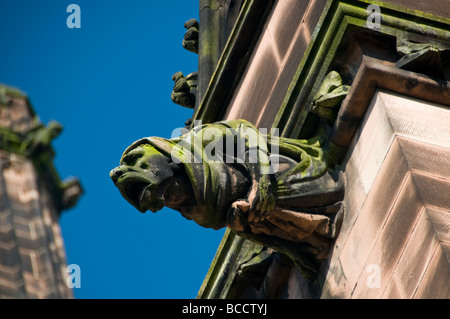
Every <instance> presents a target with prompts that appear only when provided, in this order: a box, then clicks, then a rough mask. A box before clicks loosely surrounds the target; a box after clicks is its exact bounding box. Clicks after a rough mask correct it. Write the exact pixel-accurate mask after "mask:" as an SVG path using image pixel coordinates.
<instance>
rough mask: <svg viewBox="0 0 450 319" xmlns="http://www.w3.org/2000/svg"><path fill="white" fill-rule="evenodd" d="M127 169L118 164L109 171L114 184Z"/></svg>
mask: <svg viewBox="0 0 450 319" xmlns="http://www.w3.org/2000/svg"><path fill="white" fill-rule="evenodd" d="M125 171H126V169H125V168H124V167H123V166H118V167H116V168H114V169H113V170H112V171H111V172H109V176H110V177H111V179H112V181H113V183H114V185H115V184H116V183H117V179H119V177H120V176H122V175H123V173H125Z"/></svg>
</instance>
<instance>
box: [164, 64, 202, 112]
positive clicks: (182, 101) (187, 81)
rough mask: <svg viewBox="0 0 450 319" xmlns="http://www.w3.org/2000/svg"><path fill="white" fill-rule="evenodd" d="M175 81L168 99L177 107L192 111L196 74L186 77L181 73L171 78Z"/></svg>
mask: <svg viewBox="0 0 450 319" xmlns="http://www.w3.org/2000/svg"><path fill="white" fill-rule="evenodd" d="M172 80H174V81H175V84H174V87H173V90H172V94H171V95H170V98H171V99H172V101H173V102H174V103H176V104H178V105H181V106H184V107H187V108H190V109H193V108H194V107H195V100H196V95H197V72H194V73H191V74H188V75H187V76H186V77H185V76H184V75H183V73H182V72H177V73H175V74H174V75H173V76H172Z"/></svg>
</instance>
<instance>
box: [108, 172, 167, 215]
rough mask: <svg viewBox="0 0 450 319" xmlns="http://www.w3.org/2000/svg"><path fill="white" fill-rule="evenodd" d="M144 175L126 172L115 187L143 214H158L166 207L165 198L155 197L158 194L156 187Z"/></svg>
mask: <svg viewBox="0 0 450 319" xmlns="http://www.w3.org/2000/svg"><path fill="white" fill-rule="evenodd" d="M143 175H144V174H142V173H138V172H126V173H124V174H122V175H121V176H120V177H119V178H118V179H117V180H116V182H115V185H116V186H117V188H119V191H120V193H121V194H122V196H123V197H124V198H125V199H126V200H127V201H128V202H129V203H130V204H131V205H133V206H134V207H135V208H136V209H137V210H139V211H140V212H141V213H145V212H146V211H147V210H151V211H152V212H157V211H158V210H160V209H162V208H163V207H164V197H163V196H162V195H159V196H157V197H156V196H155V195H157V194H156V193H157V192H158V190H157V187H155V186H156V185H154V184H153V183H152V182H151V181H150V180H149V179H148V178H146V176H143ZM153 193H154V194H153Z"/></svg>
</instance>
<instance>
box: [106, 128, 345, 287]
mask: <svg viewBox="0 0 450 319" xmlns="http://www.w3.org/2000/svg"><path fill="white" fill-rule="evenodd" d="M323 142H324V141H323V140H322V139H321V138H313V139H310V140H295V139H285V138H278V137H276V136H273V135H263V134H261V133H259V131H258V130H257V129H256V128H255V127H254V126H253V125H251V124H250V123H249V122H247V121H243V120H235V121H224V122H217V123H213V124H209V125H203V126H198V127H194V128H193V129H192V130H191V131H190V132H189V133H187V134H185V135H183V136H181V137H179V138H174V139H171V140H167V139H162V138H157V137H153V138H144V139H141V140H139V141H137V142H135V143H133V144H132V145H131V146H130V147H128V148H127V150H126V151H125V152H124V154H123V156H122V159H121V166H119V167H118V168H116V169H114V170H113V171H111V178H112V180H113V182H114V183H115V185H116V186H117V187H118V188H119V190H120V192H121V194H122V195H123V196H124V197H125V199H126V200H127V201H129V202H130V203H131V204H132V205H133V206H134V207H136V208H137V209H138V210H139V211H141V212H145V211H147V210H151V211H153V212H156V211H158V210H160V209H161V208H162V207H163V206H168V207H170V208H173V209H175V210H178V211H179V212H180V213H181V214H182V215H183V216H184V217H186V218H188V219H193V220H194V221H195V222H196V223H198V224H199V225H201V226H203V227H209V228H213V229H219V228H222V227H225V226H228V227H230V228H231V229H233V230H235V231H236V232H237V233H238V234H239V235H240V236H242V237H244V238H247V239H250V240H252V241H255V242H257V243H260V244H263V245H267V246H268V247H272V248H274V249H275V250H278V251H281V252H283V253H286V254H288V255H289V256H290V257H291V258H292V259H293V260H294V262H295V263H296V264H297V265H298V266H299V267H300V268H301V269H302V270H303V271H304V272H305V276H307V277H308V278H310V279H313V280H314V275H315V272H316V271H317V263H318V260H321V259H324V258H326V256H327V254H328V251H329V248H330V245H331V242H332V240H333V239H334V238H336V236H337V233H338V232H339V228H340V223H341V221H342V214H343V209H342V207H341V200H342V198H343V194H344V192H343V181H342V180H341V178H340V177H339V175H338V174H337V173H333V172H331V171H329V169H330V168H329V167H328V164H327V163H326V160H325V157H324V153H323V150H322V145H323Z"/></svg>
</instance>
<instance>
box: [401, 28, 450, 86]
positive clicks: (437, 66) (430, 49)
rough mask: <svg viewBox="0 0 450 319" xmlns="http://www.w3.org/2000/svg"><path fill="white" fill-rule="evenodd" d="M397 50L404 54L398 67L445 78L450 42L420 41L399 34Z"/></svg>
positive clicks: (449, 55)
mask: <svg viewBox="0 0 450 319" xmlns="http://www.w3.org/2000/svg"><path fill="white" fill-rule="evenodd" d="M397 51H398V52H399V54H400V55H401V56H402V58H401V59H400V60H398V61H397V63H396V66H397V67H398V68H401V69H405V70H408V71H413V72H418V73H424V74H427V75H431V76H434V77H437V78H441V79H445V75H444V70H446V69H447V68H448V66H449V62H448V61H449V60H450V59H449V57H450V44H448V43H443V42H438V41H434V42H427V43H420V42H417V41H413V40H411V39H409V38H408V37H407V36H405V35H399V36H398V37H397Z"/></svg>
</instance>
